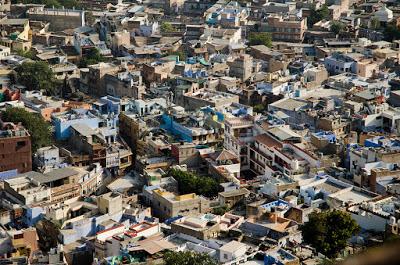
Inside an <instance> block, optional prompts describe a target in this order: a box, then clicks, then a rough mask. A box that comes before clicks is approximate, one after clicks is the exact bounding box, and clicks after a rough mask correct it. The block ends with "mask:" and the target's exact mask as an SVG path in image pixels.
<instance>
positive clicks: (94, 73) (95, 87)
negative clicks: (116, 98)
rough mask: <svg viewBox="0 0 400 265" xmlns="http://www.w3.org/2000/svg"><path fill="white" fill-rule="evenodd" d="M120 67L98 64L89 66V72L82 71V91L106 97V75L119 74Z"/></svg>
mask: <svg viewBox="0 0 400 265" xmlns="http://www.w3.org/2000/svg"><path fill="white" fill-rule="evenodd" d="M118 70H119V67H118V66H117V65H114V64H111V63H98V64H93V65H89V67H88V69H87V71H84V70H83V71H80V74H81V76H80V81H81V83H80V86H81V89H82V91H84V92H88V93H89V94H91V95H96V96H104V95H106V82H105V75H106V74H114V73H117V72H118Z"/></svg>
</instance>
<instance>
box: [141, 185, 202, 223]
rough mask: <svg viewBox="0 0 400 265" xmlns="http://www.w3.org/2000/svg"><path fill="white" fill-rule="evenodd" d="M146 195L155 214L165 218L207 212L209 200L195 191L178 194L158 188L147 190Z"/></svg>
mask: <svg viewBox="0 0 400 265" xmlns="http://www.w3.org/2000/svg"><path fill="white" fill-rule="evenodd" d="M145 197H146V200H147V202H148V203H149V204H151V205H152V209H153V215H155V216H157V217H158V218H160V219H162V220H165V219H167V218H171V217H173V216H178V215H185V216H187V215H193V214H199V213H203V212H206V211H207V210H208V209H209V202H208V200H206V199H205V198H202V197H200V196H198V195H196V194H195V193H190V194H184V195H177V194H174V193H172V192H168V191H163V190H161V189H156V190H153V191H147V190H145Z"/></svg>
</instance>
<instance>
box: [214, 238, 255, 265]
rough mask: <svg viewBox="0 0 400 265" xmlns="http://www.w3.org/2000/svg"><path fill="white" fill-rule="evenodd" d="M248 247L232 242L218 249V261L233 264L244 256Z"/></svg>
mask: <svg viewBox="0 0 400 265" xmlns="http://www.w3.org/2000/svg"><path fill="white" fill-rule="evenodd" d="M248 248H249V246H248V245H246V244H244V243H241V242H238V241H235V240H232V241H231V242H229V243H226V244H224V245H223V246H222V247H220V248H219V261H220V262H221V263H226V262H234V261H235V260H237V259H239V258H241V257H243V256H244V255H245V254H246V251H247V249H248Z"/></svg>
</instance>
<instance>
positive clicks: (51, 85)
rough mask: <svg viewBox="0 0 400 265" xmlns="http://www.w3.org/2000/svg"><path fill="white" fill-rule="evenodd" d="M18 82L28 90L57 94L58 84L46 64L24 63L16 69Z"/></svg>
mask: <svg viewBox="0 0 400 265" xmlns="http://www.w3.org/2000/svg"><path fill="white" fill-rule="evenodd" d="M15 72H16V73H17V81H18V82H19V83H20V84H22V85H24V86H25V87H26V88H27V90H44V91H45V92H46V93H47V94H48V95H54V94H55V93H56V88H57V82H56V80H55V77H54V73H53V71H52V70H51V69H50V67H49V64H48V63H46V62H39V61H38V62H24V63H22V64H21V65H19V66H18V67H16V68H15Z"/></svg>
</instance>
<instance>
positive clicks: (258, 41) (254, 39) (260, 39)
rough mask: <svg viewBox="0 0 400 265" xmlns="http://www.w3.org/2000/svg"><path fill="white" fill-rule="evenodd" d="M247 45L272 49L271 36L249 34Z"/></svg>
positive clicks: (255, 33) (268, 34)
mask: <svg viewBox="0 0 400 265" xmlns="http://www.w3.org/2000/svg"><path fill="white" fill-rule="evenodd" d="M249 45H251V46H252V45H265V46H267V47H270V48H271V47H272V36H271V33H269V32H251V33H250V36H249Z"/></svg>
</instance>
